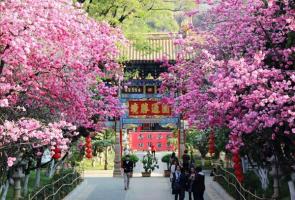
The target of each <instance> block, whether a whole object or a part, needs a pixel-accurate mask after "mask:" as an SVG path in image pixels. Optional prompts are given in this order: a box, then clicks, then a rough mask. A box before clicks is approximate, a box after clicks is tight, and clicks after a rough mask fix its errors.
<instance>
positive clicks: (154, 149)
mask: <svg viewBox="0 0 295 200" xmlns="http://www.w3.org/2000/svg"><path fill="white" fill-rule="evenodd" d="M151 150H152V155H153V156H154V158H156V147H155V145H154V144H151Z"/></svg>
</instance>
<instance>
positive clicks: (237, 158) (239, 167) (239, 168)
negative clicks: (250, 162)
mask: <svg viewBox="0 0 295 200" xmlns="http://www.w3.org/2000/svg"><path fill="white" fill-rule="evenodd" d="M232 160H233V162H234V169H235V175H236V177H237V179H238V181H239V182H240V183H241V182H242V181H243V180H244V174H243V168H242V165H241V158H240V156H239V154H234V155H233V158H232Z"/></svg>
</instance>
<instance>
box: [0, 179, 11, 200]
mask: <svg viewBox="0 0 295 200" xmlns="http://www.w3.org/2000/svg"><path fill="white" fill-rule="evenodd" d="M8 189H9V180H7V181H6V182H5V185H4V186H3V193H2V196H1V200H6V196H7V192H8Z"/></svg>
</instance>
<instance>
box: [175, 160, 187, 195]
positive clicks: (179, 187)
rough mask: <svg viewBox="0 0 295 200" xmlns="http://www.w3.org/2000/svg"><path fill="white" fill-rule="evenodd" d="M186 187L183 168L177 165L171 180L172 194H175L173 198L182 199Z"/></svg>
mask: <svg viewBox="0 0 295 200" xmlns="http://www.w3.org/2000/svg"><path fill="white" fill-rule="evenodd" d="M185 188H186V176H185V173H184V170H183V169H181V167H180V166H179V165H177V166H176V170H175V173H174V175H173V182H172V194H174V195H175V200H178V199H179V200H184V197H185Z"/></svg>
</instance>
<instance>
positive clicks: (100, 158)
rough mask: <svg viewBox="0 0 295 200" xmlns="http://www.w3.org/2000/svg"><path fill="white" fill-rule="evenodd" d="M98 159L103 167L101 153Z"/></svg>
mask: <svg viewBox="0 0 295 200" xmlns="http://www.w3.org/2000/svg"><path fill="white" fill-rule="evenodd" d="M98 158H99V165H102V157H101V152H99V154H98Z"/></svg>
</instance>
